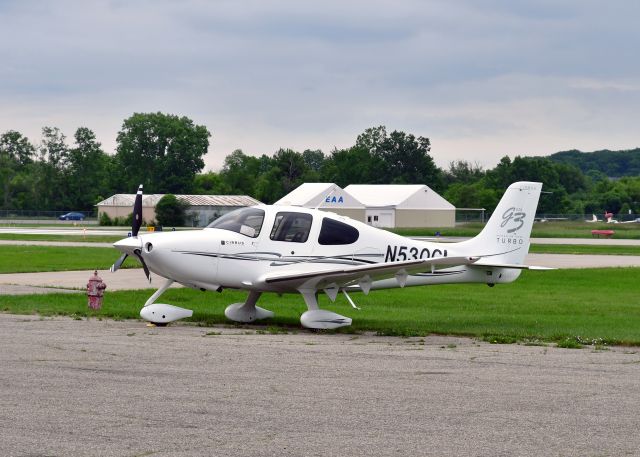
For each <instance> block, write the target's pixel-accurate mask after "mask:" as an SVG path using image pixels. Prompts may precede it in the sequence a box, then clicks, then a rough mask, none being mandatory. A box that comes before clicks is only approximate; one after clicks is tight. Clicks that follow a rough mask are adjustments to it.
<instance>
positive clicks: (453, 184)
mask: <svg viewBox="0 0 640 457" xmlns="http://www.w3.org/2000/svg"><path fill="white" fill-rule="evenodd" d="M210 138H211V133H210V132H209V130H208V129H207V128H206V127H205V126H202V125H196V124H194V122H193V121H192V120H191V119H189V118H187V117H179V116H175V115H171V114H163V113H136V114H133V115H132V116H131V117H129V118H127V119H125V120H124V122H123V124H122V128H121V129H120V131H119V132H118V135H117V139H116V143H117V146H116V152H115V154H113V155H110V154H107V153H106V152H105V151H104V150H103V149H102V146H101V144H100V143H99V142H98V141H97V140H96V137H95V134H94V133H93V131H91V130H90V129H89V128H87V127H80V128H78V129H77V130H76V132H75V134H74V135H73V140H69V139H68V138H67V137H66V136H65V135H64V133H63V132H61V131H60V129H58V128H56V127H44V128H43V129H42V138H41V140H40V142H39V143H38V144H32V143H31V142H30V141H29V140H28V139H27V138H26V137H25V136H24V135H22V134H21V133H20V132H17V131H15V130H9V131H7V132H4V133H3V134H2V135H0V183H1V184H0V205H1V209H9V210H11V209H15V210H28V209H36V210H58V211H63V210H82V211H93V210H94V209H95V208H94V205H95V204H96V203H97V202H99V201H100V200H103V199H104V198H106V197H109V196H111V195H113V194H116V193H132V192H133V191H134V190H135V189H136V188H137V185H138V184H140V183H143V184H144V186H145V190H146V191H147V192H151V193H168V194H246V195H251V196H253V197H255V198H257V199H258V200H261V201H263V202H265V203H273V202H274V201H276V200H278V199H279V198H281V197H282V196H284V195H286V194H287V193H288V192H290V191H291V190H293V189H295V188H296V187H298V186H299V185H300V184H302V183H304V182H334V183H336V184H338V185H340V186H342V187H344V186H347V185H348V184H360V183H370V184H427V185H428V186H429V187H431V188H432V189H434V190H436V191H437V192H439V193H441V194H442V195H443V196H444V197H445V198H446V199H447V200H449V201H450V202H451V203H452V204H454V205H455V206H457V207H459V208H479V207H482V208H486V209H487V210H489V211H491V210H493V209H494V208H495V206H496V204H497V202H498V200H499V199H500V197H501V195H502V193H503V192H504V189H505V188H506V187H507V186H508V185H509V184H510V183H512V182H514V181H518V180H530V181H540V182H543V183H544V190H545V191H546V192H550V193H549V194H544V196H543V197H542V198H541V200H540V206H539V210H538V213H539V214H590V213H596V214H601V213H603V212H604V211H605V210H606V211H610V212H613V213H624V214H626V213H627V212H628V211H629V210H631V211H632V212H634V213H636V212H638V210H639V209H640V177H637V176H633V177H632V176H628V177H624V178H621V179H610V178H608V177H607V176H606V175H604V174H603V173H602V172H592V171H589V170H587V171H586V172H585V171H584V170H581V169H580V168H579V165H577V164H576V163H575V161H576V160H577V159H576V156H575V154H572V155H571V157H572V159H571V160H572V161H573V162H571V163H569V162H567V161H558V160H552V159H551V158H548V157H521V156H517V157H515V158H514V159H510V158H509V157H506V156H505V157H504V158H503V159H502V160H501V161H500V163H498V164H497V165H496V166H495V167H494V168H492V169H486V170H485V169H483V168H482V167H480V166H479V165H478V164H477V163H472V162H469V161H456V162H451V163H450V164H449V166H448V168H446V169H442V168H440V167H438V166H436V164H435V163H434V161H433V158H432V156H431V155H430V151H431V143H430V141H429V138H427V137H423V136H415V135H413V134H410V133H405V132H402V131H396V130H394V131H392V132H388V131H387V129H386V127H384V126H378V127H372V128H369V129H366V130H365V131H364V132H362V133H361V134H360V135H358V136H357V138H356V140H355V143H354V144H353V145H352V146H350V147H347V148H343V149H338V148H336V149H334V150H333V151H331V152H329V153H324V152H323V151H321V150H314V149H307V150H304V151H302V152H300V151H295V150H293V149H287V148H281V149H279V150H277V151H276V152H275V153H273V154H270V155H269V154H263V155H261V156H254V155H248V154H246V153H244V152H243V151H241V150H236V151H233V152H232V153H231V154H229V155H228V156H227V157H226V158H225V160H224V165H223V167H222V169H221V170H220V171H219V172H213V171H210V172H206V173H202V169H203V168H204V161H203V156H204V155H205V154H206V153H207V150H208V147H209V139H210ZM578 157H579V156H578Z"/></svg>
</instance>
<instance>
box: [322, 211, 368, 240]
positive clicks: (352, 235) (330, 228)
mask: <svg viewBox="0 0 640 457" xmlns="http://www.w3.org/2000/svg"><path fill="white" fill-rule="evenodd" d="M359 237H360V232H358V229H356V228H355V227H352V226H350V225H349V224H345V223H342V222H339V221H336V220H334V219H331V218H328V217H325V218H324V219H322V227H321V228H320V236H319V237H318V243H320V244H324V245H338V244H352V243H355V242H356V241H358V238H359Z"/></svg>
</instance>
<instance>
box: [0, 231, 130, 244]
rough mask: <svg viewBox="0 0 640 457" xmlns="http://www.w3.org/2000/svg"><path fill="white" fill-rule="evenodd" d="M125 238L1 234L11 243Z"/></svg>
mask: <svg viewBox="0 0 640 457" xmlns="http://www.w3.org/2000/svg"><path fill="white" fill-rule="evenodd" d="M122 238H123V236H118V235H87V236H82V235H35V234H34V235H31V234H18V233H1V234H0V240H10V241H60V242H77V241H81V242H87V243H115V242H116V241H118V240H121V239H122Z"/></svg>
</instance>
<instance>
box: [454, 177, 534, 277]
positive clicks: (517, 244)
mask: <svg viewBox="0 0 640 457" xmlns="http://www.w3.org/2000/svg"><path fill="white" fill-rule="evenodd" d="M541 191H542V183H539V182H528V181H521V182H516V183H513V184H511V185H510V186H509V187H508V189H507V190H506V191H505V193H504V195H503V196H502V198H501V199H500V202H499V203H498V206H497V207H496V209H495V211H494V212H493V214H492V215H491V217H490V218H489V221H488V222H487V225H485V227H484V228H483V229H482V231H481V232H480V233H479V234H478V236H476V237H475V238H472V239H471V240H468V241H464V242H462V243H459V247H460V248H462V249H465V250H470V251H471V254H472V255H478V256H482V257H485V258H486V259H487V260H488V261H491V262H496V263H504V264H523V263H524V260H525V257H526V255H527V253H528V252H529V244H530V238H531V229H532V227H533V220H534V218H535V215H536V210H537V208H538V200H539V199H540V193H541ZM467 252H469V251H467Z"/></svg>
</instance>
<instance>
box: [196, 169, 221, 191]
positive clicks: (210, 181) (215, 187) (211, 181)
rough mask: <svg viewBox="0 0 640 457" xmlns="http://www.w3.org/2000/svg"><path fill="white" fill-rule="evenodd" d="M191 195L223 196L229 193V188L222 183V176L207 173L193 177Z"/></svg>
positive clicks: (211, 172)
mask: <svg viewBox="0 0 640 457" xmlns="http://www.w3.org/2000/svg"><path fill="white" fill-rule="evenodd" d="M193 193H195V194H199V195H206V194H209V195H224V194H228V193H229V186H227V183H225V182H224V179H223V178H222V176H220V175H219V174H218V173H214V172H213V171H209V172H207V173H202V174H198V175H196V176H195V178H194V180H193Z"/></svg>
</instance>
